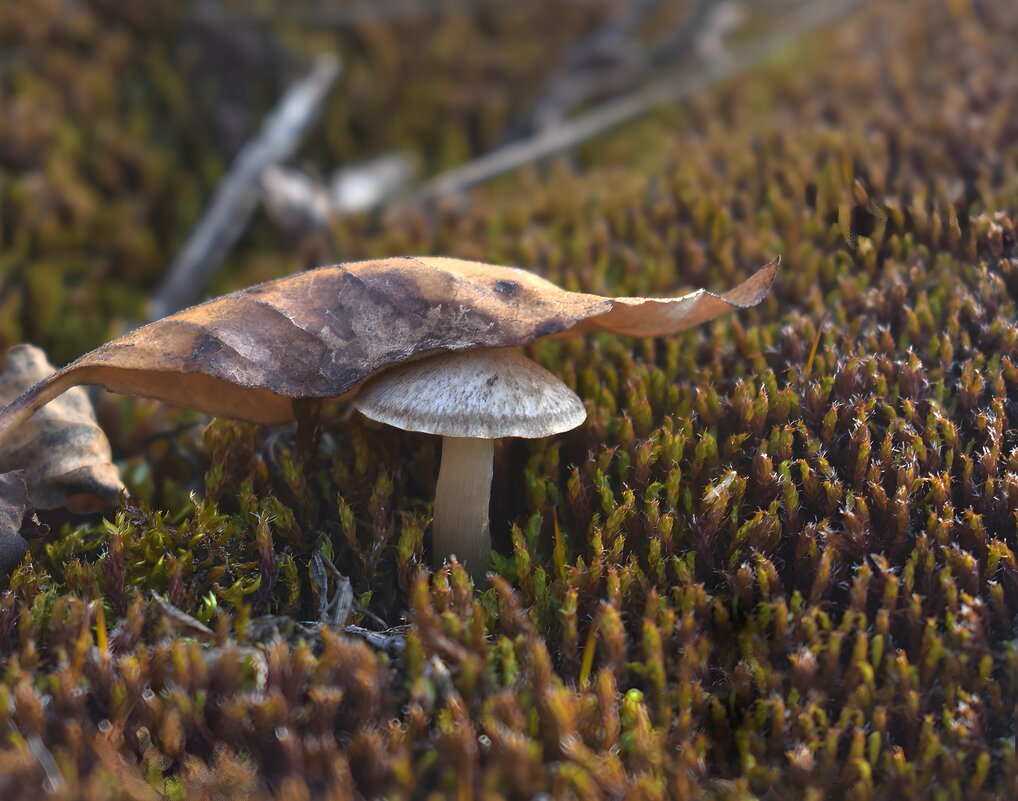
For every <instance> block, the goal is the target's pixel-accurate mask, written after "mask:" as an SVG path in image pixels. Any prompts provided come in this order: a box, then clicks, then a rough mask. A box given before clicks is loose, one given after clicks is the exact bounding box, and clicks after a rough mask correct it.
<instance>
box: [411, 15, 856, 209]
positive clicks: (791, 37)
mask: <svg viewBox="0 0 1018 801" xmlns="http://www.w3.org/2000/svg"><path fill="white" fill-rule="evenodd" d="M863 2H864V0H811V1H810V2H807V3H805V4H804V5H803V6H801V7H799V8H797V9H796V10H795V11H792V12H789V13H787V14H782V15H780V17H778V18H777V19H776V20H775V21H774V23H773V24H772V25H771V32H770V33H767V34H764V35H763V36H761V37H760V38H759V39H758V40H756V41H754V42H752V43H750V44H748V45H745V46H743V47H741V48H740V49H738V50H736V51H734V52H732V53H731V54H730V55H729V54H726V57H724V58H716V59H712V60H709V61H707V62H706V63H705V64H701V65H699V67H700V68H699V69H698V70H697V71H695V72H693V71H683V72H681V73H680V74H679V75H673V76H670V77H666V78H663V79H661V80H658V81H656V82H654V83H651V84H648V85H646V86H644V87H642V88H640V89H637V90H635V91H633V92H631V93H629V94H626V95H622V96H621V97H618V98H616V99H614V100H610V101H608V102H606V103H604V104H602V105H600V106H598V107H596V108H594V109H592V110H590V111H588V112H586V113H584V114H581V115H579V116H577V117H574V118H573V119H570V120H566V121H565V122H563V123H562V124H561V125H558V126H555V127H554V128H549V129H546V130H542V131H539V132H538V133H536V134H534V135H533V136H531V137H529V138H527V139H523V140H521V141H518V142H513V143H511V144H508V145H505V146H504V147H501V148H499V149H497V150H494V151H492V152H491V153H488V154H486V155H484V156H481V157H479V158H477V159H475V160H473V161H471V162H468V163H467V164H464V165H462V166H460V167H454V168H453V169H451V170H448V171H447V172H444V173H441V174H439V175H437V176H435V177H434V178H432V179H431V180H430V181H428V182H426V183H425V184H424V185H423V186H422V187H421V188H420V189H418V191H417V192H416V193H414V194H413V195H412V196H411V197H410V198H409V201H410V202H417V203H425V202H430V201H434V200H438V199H440V198H443V197H448V196H450V195H455V194H458V193H460V192H463V191H465V190H467V189H470V188H471V187H473V186H476V185H477V184H480V183H484V182H485V181H489V180H491V179H492V178H495V177H497V176H499V175H502V174H504V173H507V172H510V171H512V170H516V169H518V168H520V167H522V166H524V165H527V164H532V163H534V162H537V161H541V160H542V159H545V158H548V157H549V156H553V155H556V154H558V153H562V152H564V151H567V150H570V149H572V148H575V147H576V146H578V145H580V144H582V143H583V142H586V141H587V140H589V139H592V138H593V137H595V136H599V135H601V134H603V133H605V132H606V131H609V130H611V129H612V128H616V127H618V126H619V125H622V124H623V123H626V122H629V121H630V120H633V119H635V118H637V117H640V116H642V115H644V114H646V113H647V112H649V111H653V110H654V109H657V108H660V107H662V106H667V105H670V104H673V103H676V102H678V101H680V100H683V99H685V98H687V97H689V96H690V95H692V94H693V93H695V92H698V91H700V90H702V89H704V88H705V87H707V86H709V85H710V84H712V83H715V82H717V81H719V80H723V79H725V78H729V77H731V76H733V75H736V74H738V73H740V72H743V71H745V70H748V69H750V68H752V67H754V66H756V65H757V64H759V63H761V62H762V61H765V60H766V59H767V58H769V57H770V56H772V55H774V54H775V53H777V52H778V51H780V50H781V49H783V48H785V47H788V46H789V45H791V44H793V43H795V42H796V41H797V40H798V39H799V38H801V37H802V36H804V35H806V34H808V33H810V32H812V31H815V30H817V29H819V28H822V27H825V26H828V25H831V24H832V23H834V22H836V21H838V20H839V19H841V18H842V17H844V16H846V15H847V14H848V13H849V12H851V11H853V10H854V9H855V8H857V7H858V6H860V5H861V4H862V3H863Z"/></svg>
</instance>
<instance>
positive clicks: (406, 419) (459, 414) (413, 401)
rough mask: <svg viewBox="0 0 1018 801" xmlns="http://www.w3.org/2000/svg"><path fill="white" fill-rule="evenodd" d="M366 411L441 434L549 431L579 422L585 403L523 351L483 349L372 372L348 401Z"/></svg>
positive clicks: (584, 413) (409, 428) (403, 425)
mask: <svg viewBox="0 0 1018 801" xmlns="http://www.w3.org/2000/svg"><path fill="white" fill-rule="evenodd" d="M353 404H354V406H356V407H357V409H358V410H360V412H361V413H362V414H364V415H365V416H366V417H369V418H371V419H372V420H377V421H378V422H380V423H387V424H389V425H391V426H395V427H397V428H401V429H403V430H405V431H420V432H423V433H426V434H439V435H442V436H446V437H473V438H477V439H498V438H500V437H525V438H529V439H532V438H535V437H547V436H550V435H552V434H558V433H560V432H562V431H568V430H570V429H572V428H576V426H578V425H580V423H582V422H583V421H584V420H585V419H586V417H587V411H586V409H585V408H584V406H583V402H582V401H581V400H580V399H579V398H578V397H577V395H576V393H575V392H573V391H572V390H571V389H569V387H567V386H566V385H565V384H563V383H562V382H561V381H560V380H559V379H558V378H556V377H555V376H554V375H552V374H551V373H550V372H548V371H547V370H545V369H544V368H543V367H541V366H540V365H539V364H535V363H534V362H532V361H531V360H530V359H528V358H527V357H526V356H524V355H523V354H522V353H519V352H518V351H515V350H506V349H501V348H499V349H481V350H470V351H460V352H456V353H445V354H442V355H439V356H432V357H430V358H427V359H421V360H419V361H414V362H410V363H408V364H404V365H402V366H400V367H395V368H393V369H392V370H387V371H385V372H384V373H382V374H381V375H379V376H377V377H375V378H372V379H371V380H369V381H368V382H367V383H366V384H364V386H363V387H361V390H360V392H358V393H357V396H356V397H355V398H354V400H353Z"/></svg>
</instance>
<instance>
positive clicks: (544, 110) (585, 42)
mask: <svg viewBox="0 0 1018 801" xmlns="http://www.w3.org/2000/svg"><path fill="white" fill-rule="evenodd" d="M704 2H710V0H704ZM659 5H660V0H633V2H629V3H624V4H623V5H622V6H620V8H619V10H618V11H617V12H616V13H615V14H612V15H611V16H610V17H609V18H608V19H606V20H605V21H604V23H603V24H601V25H599V26H598V27H597V28H596V29H594V30H593V31H592V32H591V33H589V34H588V35H587V36H584V37H583V38H581V39H580V40H578V41H577V42H575V43H574V44H573V45H572V46H571V47H570V48H569V49H568V50H567V51H566V54H565V56H564V58H563V59H562V66H561V68H560V69H559V70H557V71H556V72H555V73H554V74H553V75H552V76H551V77H550V78H549V80H548V81H547V82H546V83H545V85H544V89H543V90H542V91H541V92H540V93H539V95H538V96H537V99H536V100H535V101H534V104H533V106H532V107H531V109H530V112H529V114H527V115H526V117H525V118H524V119H523V120H521V121H520V123H519V124H518V125H517V126H515V127H516V131H514V132H511V134H513V133H514V134H516V135H527V134H531V133H533V132H534V131H538V130H542V129H544V128H548V127H550V126H552V125H556V124H558V123H559V122H560V121H561V120H562V119H563V118H564V117H565V115H566V113H567V112H568V111H569V109H570V108H573V107H575V106H576V105H578V104H579V103H581V102H583V101H584V100H586V99H589V98H590V97H591V94H592V92H593V91H594V87H595V85H600V86H603V83H604V81H603V74H604V72H605V69H606V68H608V69H614V70H615V71H616V72H621V73H624V74H626V73H632V72H633V71H634V69H635V68H636V67H635V65H634V64H633V62H635V61H639V60H642V59H640V56H639V54H638V53H635V52H634V48H633V47H632V44H631V42H630V41H629V40H630V39H631V37H632V35H633V33H634V32H635V31H636V29H637V28H638V27H639V26H640V24H641V23H642V22H643V20H644V19H646V18H647V16H648V15H649V14H650V13H651V12H652V11H653V10H654V9H655V8H657V7H658V6H659ZM591 72H594V73H596V75H592V74H591ZM618 88H621V87H618ZM514 138H515V137H514Z"/></svg>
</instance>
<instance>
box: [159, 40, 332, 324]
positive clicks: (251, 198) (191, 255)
mask: <svg viewBox="0 0 1018 801" xmlns="http://www.w3.org/2000/svg"><path fill="white" fill-rule="evenodd" d="M339 69H340V66H339V61H338V59H336V57H335V56H331V55H322V56H319V57H318V58H317V59H316V60H315V63H314V66H313V67H312V69H311V71H310V72H309V73H308V74H307V75H305V76H304V77H303V78H301V79H300V80H298V81H297V82H296V83H294V84H293V85H292V86H290V88H289V89H288V90H287V91H286V93H285V94H284V95H283V97H282V99H281V100H280V101H279V103H278V104H277V106H276V108H275V109H274V110H273V112H272V113H271V114H270V115H269V116H268V117H266V119H265V121H264V122H263V123H262V127H261V130H260V131H259V132H258V135H257V136H256V137H255V138H254V139H252V140H251V141H250V142H248V143H247V144H246V145H245V146H244V147H243V148H242V149H241V151H240V153H238V154H237V157H236V158H235V159H234V161H233V164H231V165H230V169H229V170H228V171H227V173H226V175H225V176H224V177H223V179H222V181H220V183H219V186H218V187H216V191H215V194H214V195H213V196H212V202H211V203H210V204H209V206H208V208H207V209H206V210H205V213H204V215H203V217H202V219H201V221H200V222H199V223H198V227H197V228H195V230H194V231H193V232H192V233H191V235H190V236H189V237H188V239H187V241H186V242H185V243H184V246H183V247H182V248H181V250H180V252H179V253H178V254H177V256H176V258H175V259H174V260H173V263H172V264H170V267H169V269H168V271H167V275H166V278H165V279H164V280H163V283H162V284H161V285H160V287H159V289H158V290H157V291H156V294H155V297H154V298H153V299H152V301H151V303H150V304H149V309H148V317H149V319H150V320H157V319H159V318H160V317H164V316H165V315H167V314H172V313H173V312H175V311H177V310H178V309H181V308H183V307H184V306H186V305H187V304H188V303H190V302H191V301H193V300H194V299H195V298H196V297H198V295H199V294H200V293H201V291H202V290H203V289H204V288H205V286H206V285H207V284H208V282H209V279H210V278H211V277H212V274H213V273H214V272H215V270H216V268H217V267H218V266H219V264H220V263H221V262H222V260H223V259H224V258H225V257H226V255H227V254H228V253H229V252H230V249H231V248H232V247H233V245H234V244H235V243H236V242H237V240H238V239H239V238H240V236H241V234H243V233H244V229H245V228H247V224H248V222H249V221H250V219H251V215H252V214H253V213H254V211H255V209H256V208H257V206H258V200H259V196H260V191H259V185H258V182H259V179H260V178H261V176H262V173H263V172H264V171H265V170H266V168H268V167H270V166H272V165H274V164H279V163H280V162H282V161H285V160H286V159H288V158H290V157H291V156H292V155H293V154H294V153H295V152H296V151H297V148H298V147H299V146H300V144H301V142H302V141H303V139H304V137H305V136H306V135H307V132H308V130H309V129H310V128H311V126H312V124H313V123H314V122H315V121H316V120H317V119H318V114H319V112H320V110H321V107H322V104H323V102H324V101H325V98H326V96H327V95H328V93H329V89H331V88H332V84H333V83H334V82H335V80H336V78H337V76H338V75H339Z"/></svg>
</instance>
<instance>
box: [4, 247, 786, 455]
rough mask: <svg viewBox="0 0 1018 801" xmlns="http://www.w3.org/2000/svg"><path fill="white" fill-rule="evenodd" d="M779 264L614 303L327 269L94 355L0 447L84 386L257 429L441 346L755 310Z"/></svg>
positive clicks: (458, 269)
mask: <svg viewBox="0 0 1018 801" xmlns="http://www.w3.org/2000/svg"><path fill="white" fill-rule="evenodd" d="M776 270H777V260H775V261H774V262H771V263H770V264H768V265H766V266H765V267H763V268H761V269H760V270H758V271H757V272H756V273H755V274H754V275H752V276H751V277H750V278H749V279H747V280H746V281H745V282H743V283H742V284H740V285H739V286H737V287H736V288H735V289H732V290H730V291H729V292H727V293H725V294H724V295H715V294H712V293H710V292H707V291H706V290H702V289H701V290H697V291H696V292H692V293H690V294H688V295H684V296H682V297H678V298H605V297H600V296H597V295H589V294H585V293H581V292H569V291H566V290H564V289H561V288H560V287H557V286H555V285H554V284H552V283H550V282H549V281H546V280H544V279H543V278H540V277H538V276H536V275H534V274H533V273H530V272H527V271H526V270H521V269H518V268H514V267H500V266H495V265H490V264H481V263H478V262H468V261H460V260H458V259H449V258H436V257H422V258H412V257H404V258H391V259H379V260H375V261H364V262H357V263H353V264H345V265H337V266H331V267H321V268H319V269H317V270H312V271H309V272H305V273H300V274H299V275H295V276H291V277H288V278H283V279H279V280H276V281H269V282H267V283H264V284H259V285H257V286H253V287H250V288H248V289H244V290H240V291H238V292H234V293H232V294H229V295H224V296H223V297H220V298H216V299H215V300H211V301H209V302H207V303H203V304H201V305H199V306H194V307H192V308H190V309H185V310H184V311H181V312H178V313H176V314H174V315H172V316H170V317H166V318H164V319H162V320H158V321H156V322H154V323H151V324H149V325H147V326H144V327H142V328H138V329H135V330H134V331H132V332H130V333H129V334H126V335H125V336H122V337H120V338H119V339H116V340H114V341H113V342H110V343H108V344H106V345H103V346H102V347H100V348H97V349H96V350H94V351H92V352H91V353H87V354H86V355H84V356H82V357H81V358H80V359H78V360H77V361H75V362H72V363H71V364H69V365H68V366H66V367H64V368H63V369H62V370H59V371H57V372H56V373H54V374H53V375H52V376H50V377H48V378H46V379H45V380H43V381H42V382H41V383H39V384H38V385H36V386H34V387H32V388H31V389H30V390H28V391H27V392H25V393H24V394H23V395H22V396H21V397H19V398H18V399H17V400H15V401H14V402H13V403H11V404H10V405H9V406H8V407H7V408H6V409H4V410H3V411H2V412H0V442H3V441H5V440H6V439H8V438H9V437H10V436H11V435H12V432H13V431H14V430H16V429H17V428H18V427H19V426H20V425H21V424H22V423H23V421H24V420H25V419H26V418H27V417H28V416H29V415H31V414H32V412H33V411H34V410H35V409H38V408H39V407H40V406H42V405H43V404H45V403H47V402H48V401H50V400H52V399H53V398H54V397H56V396H58V395H60V394H61V393H62V392H64V391H66V390H67V389H68V388H70V387H73V386H76V385H79V384H101V385H102V386H104V387H106V388H107V389H109V390H111V391H113V392H120V393H124V394H128V395H138V396H142V397H148V398H155V399H157V400H162V401H167V402H169V403H174V404H178V405H182V406H189V407H191V408H194V409H197V410H199V411H202V412H205V413H207V414H212V415H218V416H225V417H235V418H240V419H243V420H250V421H252V422H256V423H280V422H285V421H287V420H290V419H292V418H293V416H294V412H293V404H292V401H293V400H294V399H299V398H340V397H344V396H351V395H352V394H353V393H354V392H355V391H356V390H357V388H358V387H359V386H360V385H361V384H362V383H363V382H364V381H365V380H367V379H368V378H370V377H371V376H372V375H374V374H376V373H378V372H380V371H382V370H384V369H387V368H390V367H394V366H396V365H399V364H402V363H403V362H406V361H409V360H411V359H416V358H420V357H423V356H427V355H430V354H435V353H438V352H442V351H461V350H468V349H473V348H496V347H512V346H518V345H524V344H526V343H528V342H532V341H534V340H536V339H540V338H541V337H547V336H566V335H572V334H580V333H583V332H587V331H598V330H605V331H612V332H615V333H618V334H626V335H630V336H660V335H662V334H669V333H675V332H677V331H682V330H684V329H686V328H690V327H692V326H695V325H699V324H701V323H703V322H706V321H708V320H711V319H713V318H715V317H717V316H719V315H721V314H724V313H725V312H728V311H731V310H733V309H737V308H744V307H747V306H753V305H755V304H757V303H759V302H760V301H761V300H762V299H763V297H764V296H765V295H766V294H767V291H768V289H769V288H770V285H771V282H772V281H773V278H774V275H775V272H776Z"/></svg>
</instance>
